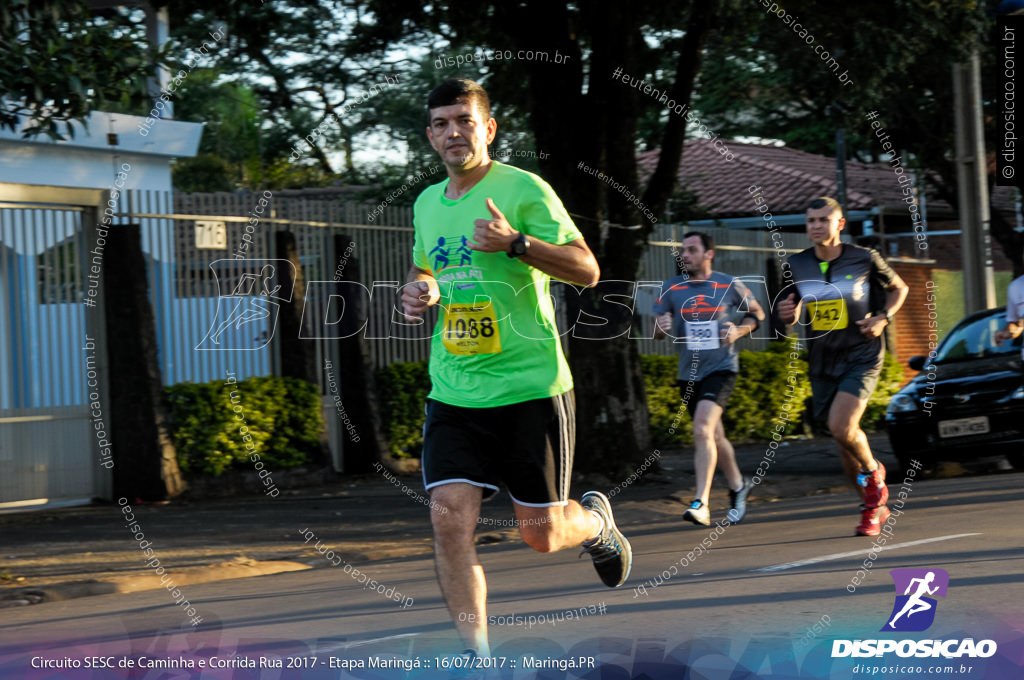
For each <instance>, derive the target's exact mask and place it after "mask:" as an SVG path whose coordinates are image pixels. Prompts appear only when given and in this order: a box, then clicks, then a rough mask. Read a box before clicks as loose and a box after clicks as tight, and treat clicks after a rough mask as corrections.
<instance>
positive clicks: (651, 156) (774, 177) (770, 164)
mask: <svg viewBox="0 0 1024 680" xmlns="http://www.w3.org/2000/svg"><path fill="white" fill-rule="evenodd" d="M723 143H724V145H725V146H726V147H728V149H729V151H730V152H731V153H732V154H734V158H733V160H732V161H726V160H725V158H724V157H723V156H722V154H721V153H719V148H718V147H715V146H714V145H713V144H712V143H711V142H710V141H708V140H707V139H698V140H693V141H690V142H686V145H685V148H684V150H683V159H682V162H681V163H680V167H679V173H678V177H679V182H680V186H681V187H682V188H684V189H686V190H688V191H690V192H692V193H694V194H696V196H697V199H698V204H699V205H700V207H702V208H704V209H705V210H707V211H708V212H709V213H710V214H711V215H712V216H714V217H717V218H729V217H746V216H751V215H754V214H755V212H754V201H753V199H752V198H751V196H752V192H750V191H748V188H749V187H752V186H753V187H760V189H761V195H762V196H763V197H764V199H765V202H766V203H767V205H768V209H769V210H771V211H772V212H773V213H775V214H789V213H802V212H804V210H805V208H806V207H807V204H808V203H809V202H810V201H812V200H813V199H815V198H817V197H819V196H833V197H835V196H836V186H837V185H836V161H835V158H832V157H829V156H819V155H816V154H812V153H807V152H806V151H799V150H797V149H792V148H789V147H782V146H767V145H761V144H744V143H741V142H736V141H729V140H723ZM658 153H659V152H658V151H657V150H654V151H647V152H643V153H641V154H639V156H638V158H637V160H638V163H639V170H640V174H641V176H642V177H644V178H647V177H649V176H650V175H651V173H653V172H654V168H655V167H656V165H657V163H658ZM902 186H903V185H901V184H900V183H899V182H898V180H897V176H896V174H895V173H894V172H893V168H892V166H891V165H889V164H888V163H885V162H882V163H874V164H868V163H858V162H855V161H847V162H846V199H847V205H846V207H847V210H870V209H871V208H874V207H875V206H879V205H884V206H886V207H887V208H898V207H900V206H904V205H905V204H904V202H903V198H904V196H903V194H902ZM996 197H997V199H999V204H1000V208H1003V207H1004V206H1003V204H1005V203H1008V205H1006V206H1005V207H1007V208H1008V209H1010V210H1012V209H1013V207H1012V206H1013V198H1012V194H1011V193H1010V192H1009V188H1008V187H998V188H997V194H996ZM927 198H928V210H929V211H941V212H950V213H951V212H952V209H951V208H950V206H949V204H947V203H946V202H944V201H940V200H938V199H937V198H933V197H931V196H928V197H927ZM758 214H759V213H758Z"/></svg>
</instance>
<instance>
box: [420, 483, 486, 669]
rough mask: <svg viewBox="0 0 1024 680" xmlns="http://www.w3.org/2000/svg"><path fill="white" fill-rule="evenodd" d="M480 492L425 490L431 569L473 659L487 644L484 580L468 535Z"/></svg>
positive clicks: (468, 487) (458, 487)
mask: <svg viewBox="0 0 1024 680" xmlns="http://www.w3.org/2000/svg"><path fill="white" fill-rule="evenodd" d="M482 498H483V489H481V488H480V487H478V486H473V485H472V484H463V483H459V482H456V483H452V484H442V485H441V486H436V487H434V488H433V489H431V492H430V499H431V501H433V502H432V503H431V510H430V521H431V523H432V524H433V525H434V565H435V568H436V569H437V581H438V583H439V584H440V586H441V594H442V595H444V601H445V603H446V604H447V605H448V613H449V614H451V617H452V621H453V622H454V623H455V628H456V630H458V631H459V634H460V635H461V636H462V639H463V641H464V642H465V643H466V645H467V646H469V647H471V648H472V649H474V650H475V651H476V653H477V654H478V655H479V656H484V657H486V656H490V654H491V651H490V645H489V644H488V641H487V580H486V579H485V578H484V568H483V566H482V565H481V564H480V560H479V559H478V558H477V554H476V544H475V542H474V534H475V532H476V525H477V520H478V519H479V518H480V501H481V499H482Z"/></svg>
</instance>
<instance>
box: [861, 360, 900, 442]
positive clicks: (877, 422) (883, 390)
mask: <svg viewBox="0 0 1024 680" xmlns="http://www.w3.org/2000/svg"><path fill="white" fill-rule="evenodd" d="M902 384H903V364H901V363H900V362H898V361H896V358H895V357H894V356H893V355H891V354H889V353H888V352H886V353H885V362H884V363H883V364H882V372H881V374H880V375H879V376H878V387H876V388H875V393H874V394H872V395H871V399H869V400H868V407H867V408H866V409H865V410H864V417H863V418H861V420H860V424H861V427H862V428H864V429H865V430H867V431H869V432H870V431H874V430H878V429H881V428H882V427H883V426H884V425H885V409H886V407H887V406H888V405H889V400H890V399H892V395H894V394H896V392H897V391H899V389H900V386H901V385H902Z"/></svg>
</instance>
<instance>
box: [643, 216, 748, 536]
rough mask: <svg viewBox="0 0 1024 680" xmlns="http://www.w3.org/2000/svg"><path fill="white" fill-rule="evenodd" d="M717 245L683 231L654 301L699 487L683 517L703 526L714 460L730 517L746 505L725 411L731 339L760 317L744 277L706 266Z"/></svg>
mask: <svg viewBox="0 0 1024 680" xmlns="http://www.w3.org/2000/svg"><path fill="white" fill-rule="evenodd" d="M714 249H715V244H714V241H713V240H712V239H711V237H710V236H708V235H707V234H703V233H700V232H690V233H689V234H687V235H686V237H685V238H684V239H683V248H682V252H681V253H680V258H681V259H682V264H683V269H684V272H683V273H682V274H680V275H679V276H676V277H674V278H671V279H669V280H668V281H666V282H665V283H664V285H663V287H662V291H661V296H660V297H659V298H658V300H657V301H656V302H655V304H654V313H655V314H657V315H658V327H657V329H656V330H655V337H665V336H666V335H670V336H672V337H673V338H674V339H675V342H676V343H677V344H678V345H679V389H680V393H681V394H682V397H683V403H684V404H685V405H686V407H687V409H688V410H689V411H690V416H691V417H692V418H693V443H694V467H695V468H696V474H697V489H696V492H695V494H694V499H693V503H692V504H691V505H690V507H689V509H688V510H687V511H686V512H685V513H683V519H685V520H687V521H689V522H693V523H694V524H701V525H704V526H707V525H709V524H711V513H710V511H709V508H708V496H709V494H710V493H711V479H712V477H713V476H714V474H715V466H716V465H718V466H719V467H720V468H721V470H722V473H723V474H725V478H726V481H727V482H728V483H729V501H730V503H729V505H730V509H729V512H728V514H727V515H726V516H727V517H728V519H729V521H730V522H733V523H735V522H739V521H740V520H741V519H743V516H744V515H745V514H746V511H747V495H748V494H749V493H750V490H751V489H752V488H753V485H752V484H751V483H750V481H749V480H746V479H744V478H743V475H742V474H741V473H740V469H739V467H738V466H737V465H736V455H735V453H734V452H733V448H732V444H731V443H730V442H729V440H728V439H726V438H725V428H723V427H722V411H723V409H724V408H725V405H726V403H728V401H729V396H730V395H731V394H732V390H733V387H734V386H735V385H736V374H737V373H739V370H740V365H739V358H738V357H737V355H736V345H735V342H736V341H737V340H739V339H740V338H742V337H743V336H744V335H747V334H748V333H750V332H752V331H753V330H754V329H756V328H757V326H758V324H759V322H761V321H763V320H764V318H765V317H764V311H763V310H762V309H761V305H759V304H758V302H757V300H756V299H755V298H754V296H753V295H751V293H750V291H749V290H748V289H747V287H746V286H745V285H743V282H742V281H740V280H739V279H737V278H735V277H733V276H729V275H728V274H722V273H721V272H716V271H712V270H711V263H712V261H713V260H714V257H715V250H714ZM737 311H743V312H745V314H744V315H743V318H742V320H741V321H740V323H739V324H735V323H733V322H732V321H730V319H731V318H733V316H734V314H735V313H736V312H737Z"/></svg>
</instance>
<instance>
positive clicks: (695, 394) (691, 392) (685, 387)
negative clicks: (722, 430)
mask: <svg viewBox="0 0 1024 680" xmlns="http://www.w3.org/2000/svg"><path fill="white" fill-rule="evenodd" d="M735 387H736V373H734V372H732V371H715V372H714V373H708V374H707V375H706V376H704V377H703V378H702V379H701V380H698V381H697V382H695V383H693V385H692V386H691V385H690V384H689V383H688V382H685V381H683V380H680V381H679V394H680V395H681V396H682V398H683V401H684V402H686V410H687V411H689V412H690V417H691V418H692V417H693V416H694V415H696V413H697V402H698V401H701V400H705V401H713V402H715V403H716V404H718V405H719V406H721V407H722V408H723V409H724V408H725V405H726V404H728V403H729V397H731V396H732V391H733V388H735Z"/></svg>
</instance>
